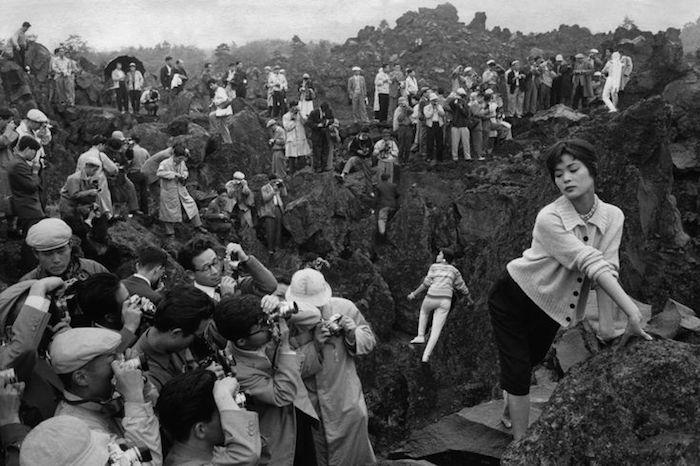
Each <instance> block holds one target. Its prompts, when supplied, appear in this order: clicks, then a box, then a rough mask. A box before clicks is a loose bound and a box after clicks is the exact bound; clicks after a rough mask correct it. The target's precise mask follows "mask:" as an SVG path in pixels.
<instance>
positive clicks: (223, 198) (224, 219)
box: [201, 186, 235, 238]
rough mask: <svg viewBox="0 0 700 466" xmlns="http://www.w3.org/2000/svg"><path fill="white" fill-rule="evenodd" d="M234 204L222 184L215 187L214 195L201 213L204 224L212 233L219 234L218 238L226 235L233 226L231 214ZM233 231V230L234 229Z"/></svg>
mask: <svg viewBox="0 0 700 466" xmlns="http://www.w3.org/2000/svg"><path fill="white" fill-rule="evenodd" d="M234 206H235V201H234V200H233V199H231V198H230V197H229V195H228V191H227V190H226V188H225V187H224V186H219V187H217V188H216V197H215V198H214V199H212V200H211V202H210V203H209V205H208V206H207V208H206V209H204V212H203V213H202V214H201V216H202V219H203V220H204V224H205V225H206V227H207V230H209V231H210V232H212V233H216V234H217V235H220V236H219V237H220V238H225V237H228V235H229V233H230V232H231V229H232V228H233V219H232V218H231V215H232V213H233V209H234ZM234 233H235V230H234Z"/></svg>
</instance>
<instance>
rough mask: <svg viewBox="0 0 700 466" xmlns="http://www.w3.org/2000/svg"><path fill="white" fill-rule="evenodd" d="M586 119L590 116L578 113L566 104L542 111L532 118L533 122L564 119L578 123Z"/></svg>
mask: <svg viewBox="0 0 700 466" xmlns="http://www.w3.org/2000/svg"><path fill="white" fill-rule="evenodd" d="M585 118H588V115H586V114H585V113H581V112H577V111H576V110H574V109H572V108H571V107H568V106H566V105H564V104H557V105H554V106H553V107H550V108H548V109H547V110H540V111H539V112H537V113H536V114H535V115H534V116H533V117H532V118H531V121H547V120H552V119H563V120H567V121H570V122H574V123H577V122H579V121H581V120H583V119H585Z"/></svg>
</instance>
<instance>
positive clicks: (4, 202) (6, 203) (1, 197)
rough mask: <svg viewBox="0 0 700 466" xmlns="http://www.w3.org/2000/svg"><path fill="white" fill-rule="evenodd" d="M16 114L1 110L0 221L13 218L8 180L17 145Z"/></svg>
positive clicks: (7, 109)
mask: <svg viewBox="0 0 700 466" xmlns="http://www.w3.org/2000/svg"><path fill="white" fill-rule="evenodd" d="M14 116H15V114H14V113H13V112H12V110H10V109H9V108H7V107H1V108H0V220H2V219H3V218H6V219H8V220H9V218H10V217H11V216H12V206H11V205H10V203H11V201H12V196H11V194H12V191H11V190H10V182H9V180H8V178H7V166H8V165H9V163H10V162H11V161H12V158H13V155H12V148H13V147H14V145H15V144H16V143H17V140H18V139H19V135H18V134H17V131H15V130H16V129H17V124H16V123H15V122H14Z"/></svg>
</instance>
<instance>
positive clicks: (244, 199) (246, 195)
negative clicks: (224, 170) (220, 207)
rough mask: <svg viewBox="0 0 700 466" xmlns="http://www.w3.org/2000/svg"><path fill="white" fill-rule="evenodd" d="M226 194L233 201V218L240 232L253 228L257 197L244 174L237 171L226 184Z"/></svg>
mask: <svg viewBox="0 0 700 466" xmlns="http://www.w3.org/2000/svg"><path fill="white" fill-rule="evenodd" d="M225 187H226V192H227V194H228V197H229V199H231V200H232V201H233V206H232V209H231V217H232V220H233V221H234V222H235V224H236V227H237V228H239V230H238V231H240V230H243V229H244V228H253V207H255V195H254V194H253V191H251V190H250V188H249V187H248V182H247V181H246V179H245V174H243V172H240V171H237V172H235V173H234V174H233V179H232V180H230V181H228V182H226V185H225Z"/></svg>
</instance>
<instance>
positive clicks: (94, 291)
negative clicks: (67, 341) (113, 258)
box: [72, 272, 122, 330]
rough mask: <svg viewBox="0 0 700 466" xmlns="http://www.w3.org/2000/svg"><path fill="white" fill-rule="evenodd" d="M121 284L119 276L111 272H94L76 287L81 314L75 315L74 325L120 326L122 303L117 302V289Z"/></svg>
mask: <svg viewBox="0 0 700 466" xmlns="http://www.w3.org/2000/svg"><path fill="white" fill-rule="evenodd" d="M120 286H121V281H120V280H119V277H117V276H116V275H114V274H113V273H106V272H105V273H96V274H94V275H92V276H90V277H88V278H87V279H85V281H83V282H80V285H79V287H78V293H77V298H78V305H79V306H80V310H81V312H82V315H80V316H76V317H77V318H76V319H75V321H74V322H73V324H72V325H74V326H83V325H84V326H90V325H93V324H98V325H100V326H102V327H107V328H110V329H113V330H120V329H121V328H122V318H121V312H122V303H120V302H117V291H119V287H120ZM76 324H77V325H76Z"/></svg>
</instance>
